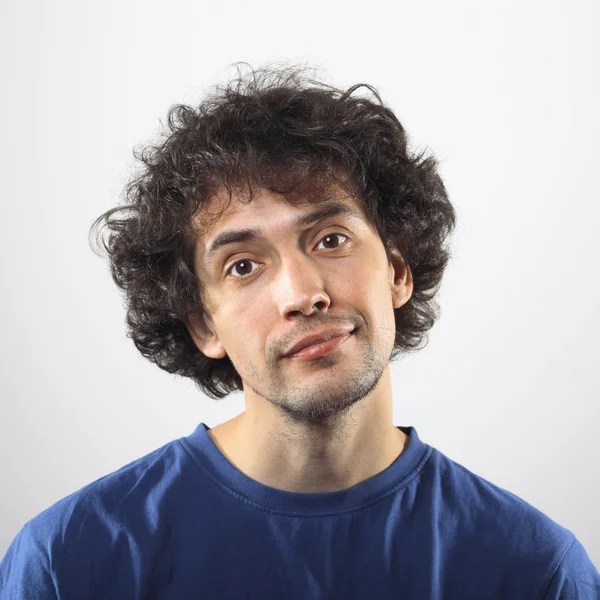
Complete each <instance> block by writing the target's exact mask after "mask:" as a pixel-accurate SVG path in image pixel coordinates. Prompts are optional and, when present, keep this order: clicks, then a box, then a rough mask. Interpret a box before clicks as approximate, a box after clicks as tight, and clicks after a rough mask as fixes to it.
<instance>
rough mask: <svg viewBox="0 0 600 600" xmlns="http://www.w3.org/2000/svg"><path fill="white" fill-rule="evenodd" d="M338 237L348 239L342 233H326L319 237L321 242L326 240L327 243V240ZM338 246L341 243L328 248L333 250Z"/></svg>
mask: <svg viewBox="0 0 600 600" xmlns="http://www.w3.org/2000/svg"><path fill="white" fill-rule="evenodd" d="M340 237H343V238H346V239H348V236H345V235H344V234H343V233H328V234H327V235H326V236H325V237H323V238H321V242H323V241H326V240H327V243H331V242H330V241H329V240H332V239H335V238H340ZM340 246H341V244H338V245H337V246H335V247H334V248H329V250H335V249H336V248H339V247H340Z"/></svg>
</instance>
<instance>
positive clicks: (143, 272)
mask: <svg viewBox="0 0 600 600" xmlns="http://www.w3.org/2000/svg"><path fill="white" fill-rule="evenodd" d="M359 88H365V89H367V90H368V91H370V92H371V97H370V98H366V97H363V96H359V95H356V94H355V92H356V90H358V89H359ZM407 146H408V139H407V134H406V132H405V130H404V128H403V126H402V125H401V123H400V122H399V121H398V119H397V117H396V116H395V115H394V113H393V112H392V110H391V109H390V108H388V107H387V106H385V105H384V103H383V102H382V100H381V98H380V96H379V94H378V92H377V90H376V89H375V88H374V87H373V86H371V85H368V84H356V85H353V86H351V87H350V88H348V89H346V90H340V89H336V88H334V87H332V86H330V85H327V84H325V83H322V82H319V81H317V80H314V79H312V78H308V77H307V76H306V73H305V69H302V68H300V67H298V66H296V67H293V66H292V67H290V66H286V67H281V66H279V67H275V66H273V65H271V66H267V67H263V68H261V69H258V70H253V69H250V72H249V73H248V74H247V75H246V76H244V75H243V74H242V73H241V72H239V71H238V76H237V78H235V79H233V80H231V81H230V82H229V83H227V84H225V85H217V86H215V87H214V88H212V89H211V92H210V93H208V94H207V95H206V96H205V99H204V101H203V102H202V103H201V104H200V105H199V106H197V107H191V106H188V105H184V104H177V105H174V106H172V107H171V108H170V110H169V112H168V130H163V132H162V139H161V140H160V143H158V144H157V145H147V146H145V147H143V148H142V149H141V150H139V149H135V150H134V153H133V154H134V157H135V159H137V160H138V161H140V163H141V165H140V166H141V170H140V172H138V173H136V174H135V175H134V176H132V178H131V179H130V181H129V183H127V185H126V187H125V190H124V194H125V200H126V202H125V203H124V204H123V205H121V206H117V207H115V208H112V209H110V210H108V211H107V212H105V213H104V214H102V215H101V216H100V217H98V219H96V220H95V221H94V223H93V224H92V227H91V230H90V233H93V232H94V231H95V230H96V228H97V227H99V226H101V227H100V229H102V228H103V227H108V229H109V237H108V240H107V241H105V240H104V238H102V245H103V247H104V251H105V252H106V253H107V254H108V256H109V260H110V270H111V274H112V278H113V280H114V282H115V283H116V285H117V286H118V287H119V288H120V289H121V290H122V291H123V292H124V296H125V300H126V311H127V315H126V324H127V327H128V332H127V336H128V337H131V338H132V339H133V342H134V344H135V346H136V347H137V349H138V350H139V351H140V352H141V353H142V355H143V356H145V357H146V358H148V359H149V360H150V361H152V362H154V363H155V364H156V365H158V366H159V367H160V368H161V369H163V370H165V371H167V372H169V373H173V374H178V375H181V376H183V377H189V378H191V379H192V380H193V381H194V382H195V384H196V386H197V387H198V388H199V389H200V390H201V391H202V392H204V393H205V394H206V395H207V396H209V397H210V398H213V399H219V398H223V397H224V396H226V395H228V394H229V393H231V392H233V391H237V390H243V387H242V379H241V377H240V375H239V373H238V372H237V370H236V369H235V367H234V365H233V363H232V362H231V360H230V359H229V357H228V356H225V357H224V358H221V359H213V358H209V357H207V356H206V355H204V354H203V353H202V352H201V351H200V350H199V349H198V348H197V346H196V345H195V343H194V341H193V339H192V337H191V335H190V333H189V331H188V329H187V327H186V325H185V318H186V315H188V314H189V313H190V312H192V311H201V312H205V314H206V315H207V316H208V317H209V318H210V315H209V312H208V308H207V307H206V306H205V305H204V304H203V301H202V298H203V292H204V287H203V284H202V281H199V278H198V277H197V276H196V274H195V269H194V248H195V243H196V241H197V234H198V229H197V227H196V226H195V225H194V222H195V220H194V217H195V216H196V215H198V214H201V212H202V207H203V206H204V205H205V204H206V202H207V201H208V200H209V199H210V198H211V197H213V196H214V195H215V194H216V192H217V191H218V190H220V189H221V190H222V189H226V190H228V191H229V198H230V200H231V197H232V194H233V193H234V192H236V191H238V192H239V191H240V190H242V189H245V190H249V191H250V193H251V191H252V190H253V189H267V190H272V191H274V192H277V193H280V194H282V196H283V197H284V198H285V199H286V200H287V201H288V202H290V203H292V204H295V203H298V202H307V201H311V200H310V198H314V199H315V200H312V201H320V200H322V199H323V195H322V194H320V193H315V191H316V192H320V191H322V190H324V189H325V188H326V186H327V185H331V183H332V182H333V181H335V182H336V183H338V184H339V185H342V186H344V189H347V190H349V191H350V192H351V193H352V194H353V195H354V196H355V197H358V198H359V199H360V201H361V202H362V206H363V208H364V210H365V213H366V215H367V216H368V217H369V219H370V220H371V222H372V224H374V226H375V227H376V229H377V232H378V234H379V236H380V238H381V240H382V242H383V245H384V247H385V249H386V254H387V257H388V261H391V257H392V255H391V252H390V250H391V249H392V248H394V247H395V248H398V249H399V250H400V252H401V253H402V256H403V258H404V260H405V261H406V263H407V264H408V265H409V267H410V269H411V272H412V277H413V293H412V296H411V297H410V299H409V300H408V301H407V302H406V303H405V304H404V305H403V306H401V307H400V308H397V309H395V311H394V312H395V323H396V334H395V342H394V349H393V352H392V355H391V357H390V358H391V359H393V358H394V357H396V356H397V355H398V354H399V353H401V352H404V353H406V352H411V351H415V350H419V349H421V348H422V347H424V346H425V345H427V343H428V339H427V336H426V333H427V331H428V330H429V329H431V327H432V326H433V324H434V323H435V321H436V319H437V318H438V316H439V305H438V303H437V301H436V300H435V299H434V296H435V295H436V294H437V292H438V290H439V287H440V285H441V280H442V276H443V273H444V270H445V268H446V265H447V263H448V261H449V258H450V252H449V250H448V249H447V248H446V247H445V246H444V244H445V240H446V238H447V236H448V235H449V234H450V233H451V232H452V230H453V229H454V227H455V222H456V213H455V211H454V208H453V207H452V205H451V203H450V201H449V199H448V195H447V192H446V189H445V187H444V184H443V182H442V180H441V178H440V176H439V175H438V172H437V165H438V163H437V161H436V159H435V158H434V157H433V156H432V155H431V153H427V152H420V153H412V152H410V151H409V150H408V148H407ZM140 163H138V165H139V164H140ZM250 199H251V198H250ZM215 216H216V217H217V218H218V216H219V215H215ZM103 221H104V224H103V225H101V224H102V222H103ZM96 239H97V238H96ZM93 250H94V252H96V250H95V248H94V246H93ZM96 253H97V254H98V252H96Z"/></svg>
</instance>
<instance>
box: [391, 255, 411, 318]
mask: <svg viewBox="0 0 600 600" xmlns="http://www.w3.org/2000/svg"><path fill="white" fill-rule="evenodd" d="M391 253H392V261H391V263H390V268H389V274H390V290H391V292H392V302H393V305H394V308H400V307H401V306H403V305H404V304H406V303H407V302H408V301H409V300H410V297H411V296H412V292H413V278H412V271H411V270H410V267H409V266H408V264H407V263H406V261H405V260H404V257H403V256H402V253H401V252H400V250H398V248H392V250H391Z"/></svg>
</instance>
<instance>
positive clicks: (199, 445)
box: [181, 423, 433, 516]
mask: <svg viewBox="0 0 600 600" xmlns="http://www.w3.org/2000/svg"><path fill="white" fill-rule="evenodd" d="M396 427H398V429H400V430H401V431H403V432H404V433H405V434H406V435H407V436H408V442H407V444H406V446H405V447H404V450H403V452H402V454H400V456H398V458H397V459H396V460H395V461H394V462H393V463H392V464H391V465H390V466H389V467H387V468H386V469H384V470H383V471H381V472H380V473H378V474H377V475H375V476H374V477H371V478H369V479H367V480H365V481H363V482H361V483H358V484H356V485H354V486H352V487H350V488H348V489H345V490H337V491H334V492H322V493H306V492H288V491H285V490H279V489H276V488H272V487H269V486H266V485H263V484H262V483H259V482H258V481H255V480H254V479H251V478H250V477H248V476H247V475H245V474H244V473H242V472H241V471H240V470H239V469H238V468H237V467H235V466H234V465H233V464H232V463H231V462H229V460H228V459H227V458H226V457H225V456H224V455H223V453H222V452H221V451H220V450H219V448H218V447H217V445H216V444H215V442H214V441H213V439H212V438H211V437H210V436H209V434H208V431H209V430H210V429H211V428H210V427H209V426H208V425H206V424H205V423H200V424H199V425H198V426H197V427H196V429H195V431H194V432H193V433H191V434H190V435H188V436H186V437H183V438H181V442H182V443H183V445H184V447H186V449H187V450H188V451H189V452H190V453H191V455H192V457H193V459H194V461H195V462H196V464H197V465H198V466H199V467H200V468H201V470H202V471H203V472H204V473H205V474H207V475H208V476H209V477H210V478H211V479H212V480H213V481H214V482H215V483H216V484H217V485H219V486H220V487H221V488H223V489H225V490H226V491H228V492H229V493H231V494H233V495H234V496H237V497H239V498H240V499H242V500H244V501H246V502H250V503H252V504H254V505H256V507H257V508H262V509H263V510H268V511H270V512H280V513H283V514H289V515H307V516H315V515H325V514H335V513H342V512H349V511H353V510H358V509H360V508H364V507H365V506H366V505H367V504H370V503H373V502H377V501H378V500H380V499H382V498H383V497H385V496H387V495H388V494H391V493H393V492H395V491H397V490H398V489H399V488H401V487H402V486H404V485H406V484H407V483H408V482H409V481H410V480H411V479H412V478H413V477H415V476H416V475H417V474H418V473H419V471H420V470H421V468H422V467H423V465H424V464H425V462H426V461H427V459H428V458H429V456H430V455H431V453H432V451H433V448H432V447H431V446H429V445H428V444H425V443H424V442H422V441H421V440H420V439H419V436H418V435H417V431H416V429H415V428H414V427H412V426H401V425H397V426H396Z"/></svg>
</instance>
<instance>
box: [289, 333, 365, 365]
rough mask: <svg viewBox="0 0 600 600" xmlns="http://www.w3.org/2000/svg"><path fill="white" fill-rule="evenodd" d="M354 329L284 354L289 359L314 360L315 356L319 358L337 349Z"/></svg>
mask: <svg viewBox="0 0 600 600" xmlns="http://www.w3.org/2000/svg"><path fill="white" fill-rule="evenodd" d="M354 331H355V330H354V329H353V330H352V331H351V332H350V333H347V334H345V335H341V336H338V337H334V338H331V339H330V340H327V341H326V342H319V343H317V344H312V345H311V346H307V347H306V348H302V350H299V351H298V352H296V353H294V354H290V355H289V356H286V358H289V359H290V360H314V359H316V358H321V357H322V356H326V355H327V354H330V353H331V352H333V351H335V350H337V349H338V348H339V347H340V346H341V345H342V344H344V342H346V340H348V339H349V338H350V337H351V336H352V334H353V333H354Z"/></svg>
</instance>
